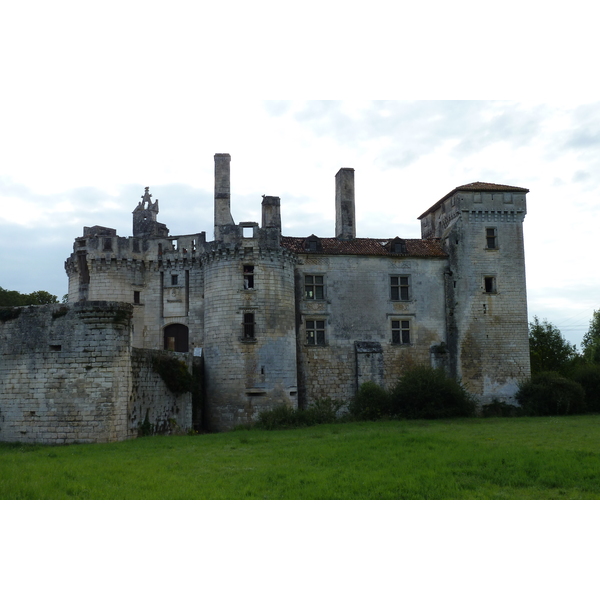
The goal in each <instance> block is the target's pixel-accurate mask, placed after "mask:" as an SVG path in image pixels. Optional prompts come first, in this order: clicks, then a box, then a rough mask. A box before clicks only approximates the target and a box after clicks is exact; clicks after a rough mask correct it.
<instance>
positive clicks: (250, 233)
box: [242, 227, 254, 238]
mask: <svg viewBox="0 0 600 600" xmlns="http://www.w3.org/2000/svg"><path fill="white" fill-rule="evenodd" d="M242 237H244V238H253V237H254V227H242Z"/></svg>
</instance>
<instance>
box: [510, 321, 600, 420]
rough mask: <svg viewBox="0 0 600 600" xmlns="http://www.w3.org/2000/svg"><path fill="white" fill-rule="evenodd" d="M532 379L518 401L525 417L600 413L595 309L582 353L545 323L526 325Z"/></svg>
mask: <svg viewBox="0 0 600 600" xmlns="http://www.w3.org/2000/svg"><path fill="white" fill-rule="evenodd" d="M529 352H530V355H531V379H530V380H529V381H526V382H523V383H522V384H521V386H520V389H519V392H518V394H517V400H518V401H519V403H520V404H521V406H522V407H523V411H524V412H525V414H531V415H555V414H565V415H567V414H577V413H585V412H594V413H596V412H600V310H597V311H596V310H595V311H594V315H593V318H592V320H591V321H590V326H589V329H588V331H587V332H586V334H585V335H584V336H583V341H582V343H581V351H578V350H577V347H576V346H575V345H574V344H570V343H569V342H568V341H567V340H566V339H565V338H564V336H563V335H562V333H561V332H560V330H559V329H558V328H557V327H555V326H554V325H553V324H552V323H549V322H548V321H547V320H545V319H544V320H543V321H540V320H539V318H538V317H534V318H533V321H532V322H531V323H530V324H529Z"/></svg>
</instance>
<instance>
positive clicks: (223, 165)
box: [215, 154, 234, 239]
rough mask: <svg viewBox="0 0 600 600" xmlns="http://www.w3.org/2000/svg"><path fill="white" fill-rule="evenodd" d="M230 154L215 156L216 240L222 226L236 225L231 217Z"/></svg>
mask: <svg viewBox="0 0 600 600" xmlns="http://www.w3.org/2000/svg"><path fill="white" fill-rule="evenodd" d="M230 163H231V156H230V155H229V154H215V239H217V238H219V237H220V236H219V235H218V233H217V231H218V228H219V227H220V226H222V225H234V222H233V217H232V216H231V190H230V187H231V184H230V168H229V164H230Z"/></svg>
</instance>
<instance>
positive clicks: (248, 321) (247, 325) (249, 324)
mask: <svg viewBox="0 0 600 600" xmlns="http://www.w3.org/2000/svg"><path fill="white" fill-rule="evenodd" d="M254 326H255V322H254V313H244V323H243V327H244V339H245V340H253V339H254V338H255V335H254V333H255V332H254Z"/></svg>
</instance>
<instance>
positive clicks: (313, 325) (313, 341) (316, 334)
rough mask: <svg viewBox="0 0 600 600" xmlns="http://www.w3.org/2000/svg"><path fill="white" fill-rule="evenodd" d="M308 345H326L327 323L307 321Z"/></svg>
mask: <svg viewBox="0 0 600 600" xmlns="http://www.w3.org/2000/svg"><path fill="white" fill-rule="evenodd" d="M306 343H307V344H308V345H309V346H324V345H325V321H306Z"/></svg>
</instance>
